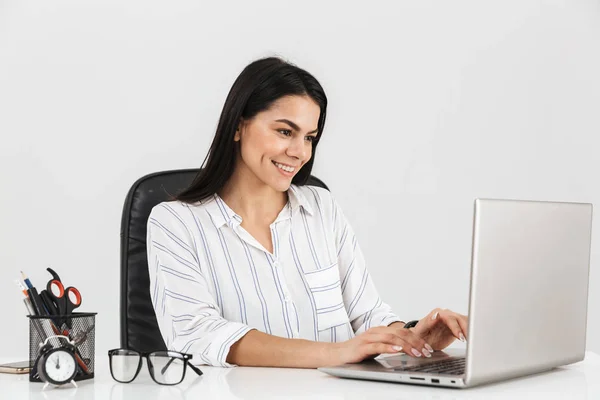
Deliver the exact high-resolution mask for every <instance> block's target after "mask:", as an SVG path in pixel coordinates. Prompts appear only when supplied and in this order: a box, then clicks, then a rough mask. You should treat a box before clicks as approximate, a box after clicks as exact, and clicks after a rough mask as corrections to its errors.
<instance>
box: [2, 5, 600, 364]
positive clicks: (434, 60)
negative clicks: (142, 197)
mask: <svg viewBox="0 0 600 400" xmlns="http://www.w3.org/2000/svg"><path fill="white" fill-rule="evenodd" d="M599 17H600V11H599V6H598V3H597V2H596V1H567V0H565V1H548V0H540V1H532V0H527V1H523V0H519V1H500V0H498V1H494V2H492V1H485V2H482V1H477V0H473V1H452V2H449V1H443V0H440V1H434V2H432V1H419V2H415V1H404V2H398V1H387V2H384V1H369V2H360V3H354V4H350V3H347V2H343V3H342V2H341V1H340V2H323V1H306V0H304V1H302V2H298V1H290V2H285V1H279V0H275V1H256V0H255V1H252V2H242V1H239V2H233V3H231V2H199V1H170V2H154V1H146V0H144V1H142V0H138V1H127V2H125V1H122V0H118V1H117V0H89V1H86V2H82V1H79V0H72V1H52V2H48V1H23V0H0V133H1V142H0V149H1V150H0V151H1V153H0V154H1V155H2V156H1V157H0V182H1V183H2V189H1V190H2V195H1V207H0V221H1V223H0V243H1V245H0V252H1V254H0V262H1V263H2V266H1V269H0V304H2V307H3V311H2V317H3V318H2V326H3V329H2V333H1V335H2V340H1V341H0V354H1V355H3V356H11V357H13V356H14V358H26V355H27V346H28V339H27V320H26V318H25V317H24V311H25V310H24V307H23V305H22V304H21V297H20V294H19V293H18V291H17V289H16V287H15V285H14V282H13V280H14V279H15V278H17V277H18V274H19V272H18V271H19V270H20V269H23V270H25V271H26V272H27V273H28V274H29V275H30V277H31V279H32V280H33V283H34V284H35V285H37V286H42V285H43V284H45V282H46V280H47V278H48V277H49V275H48V274H47V273H46V272H45V268H46V267H47V266H52V267H53V268H55V269H56V270H57V271H58V272H59V273H60V274H61V276H62V278H63V280H64V281H65V282H66V283H67V284H72V285H76V286H78V287H79V288H80V290H81V292H82V293H83V296H84V306H83V307H82V310H84V311H97V312H98V317H97V327H98V336H97V347H96V351H97V352H98V354H99V355H102V354H105V351H106V349H108V348H111V347H117V346H119V334H118V329H119V325H118V314H119V302H118V301H119V295H118V288H119V229H120V217H121V211H122V206H123V201H124V198H125V195H126V193H127V190H128V189H129V187H130V185H131V184H132V183H133V182H134V181H135V180H136V179H137V178H139V177H140V176H142V175H145V174H147V173H150V172H154V171H159V170H165V169H176V168H194V167H199V166H200V163H201V162H202V160H203V159H204V156H205V154H206V152H207V150H208V146H209V144H210V142H211V139H212V135H213V134H214V129H215V127H216V123H217V119H218V117H219V113H220V111H221V107H222V105H223V102H224V100H225V96H226V95H227V92H228V90H229V88H230V86H231V84H232V83H233V80H234V79H235V78H236V76H237V75H238V74H239V72H241V70H242V69H243V67H244V66H245V65H246V64H247V63H249V62H251V61H252V60H254V59H256V58H258V57H261V56H266V55H272V54H278V55H281V56H283V57H285V58H287V59H288V60H290V61H292V62H295V63H297V64H298V65H299V66H301V67H303V68H305V69H307V70H308V71H310V72H311V73H313V74H314V75H315V76H316V77H317V78H318V79H319V80H320V81H321V83H322V84H323V86H324V87H325V90H326V92H327V94H328V96H329V104H330V107H329V119H328V121H327V127H326V131H325V134H324V137H323V140H322V142H321V144H320V147H319V151H318V154H317V156H318V157H317V161H316V165H315V169H314V174H315V175H317V176H319V177H320V178H322V179H323V180H324V181H325V182H327V183H328V184H329V185H330V187H331V189H332V191H333V193H334V194H335V195H336V197H337V198H338V200H339V203H340V204H341V205H342V207H343V208H344V210H345V212H346V214H347V215H348V217H349V218H350V220H351V222H352V223H353V226H354V228H355V230H356V232H357V234H358V238H359V241H360V244H361V246H362V248H363V250H364V252H365V254H366V257H367V260H368V262H369V268H370V271H371V273H372V275H373V277H374V279H375V282H376V283H377V285H378V287H379V290H380V292H381V294H382V296H383V298H384V300H386V301H387V302H388V303H390V304H391V305H392V306H393V307H394V308H395V310H396V311H397V312H398V313H399V314H400V315H401V316H403V317H405V318H406V319H412V318H418V317H420V316H422V315H424V314H425V313H426V312H428V311H429V310H430V309H431V308H433V307H436V306H443V307H447V308H452V309H455V310H457V311H460V312H465V313H466V311H467V297H468V275H469V262H470V245H471V243H470V240H471V218H472V207H473V199H474V198H475V197H478V196H479V197H505V198H526V199H544V200H568V201H585V202H592V203H596V204H600V203H599V202H600V189H599V186H598V173H597V171H598V169H599V167H600V158H599V157H598V156H597V153H596V152H597V151H599V150H600V148H599V146H598V145H599V141H598V139H597V135H598V133H599V129H600V118H599V114H598V110H599V109H600V74H599V73H598V71H600V44H599V40H600V19H599ZM595 225H597V221H596V222H595ZM592 251H593V254H592V269H591V283H590V307H589V325H588V346H589V349H591V350H595V351H596V352H600V315H599V313H600V271H598V268H597V262H598V260H599V256H600V254H599V251H600V235H594V238H593V245H592ZM532 284H535V282H532ZM557 295H559V294H557ZM560 321H561V316H560V315H556V326H557V329H565V328H564V327H561V326H560ZM506 329H507V330H508V329H512V328H511V327H509V326H507V327H506ZM516 329H519V327H517V328H516Z"/></svg>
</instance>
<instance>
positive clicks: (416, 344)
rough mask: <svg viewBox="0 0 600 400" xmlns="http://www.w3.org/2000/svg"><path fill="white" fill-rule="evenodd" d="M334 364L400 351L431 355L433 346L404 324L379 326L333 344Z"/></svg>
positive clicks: (411, 354) (353, 361)
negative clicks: (404, 326) (405, 327)
mask: <svg viewBox="0 0 600 400" xmlns="http://www.w3.org/2000/svg"><path fill="white" fill-rule="evenodd" d="M333 346H334V347H333V349H334V351H333V355H332V358H331V359H332V362H333V365H339V364H346V363H357V362H360V361H362V360H364V359H367V358H373V357H375V356H377V355H379V354H381V353H398V352H400V351H403V352H405V353H406V354H408V355H410V356H413V357H421V356H425V357H431V352H432V351H433V348H432V347H431V346H430V345H429V343H427V342H426V341H425V340H423V339H422V338H420V337H419V336H418V335H416V334H415V333H414V332H412V331H411V330H410V329H404V328H403V327H402V326H378V327H374V328H371V329H369V330H367V331H366V332H364V333H362V334H360V335H358V336H355V337H353V338H352V339H350V340H347V341H345V342H341V343H334V344H333Z"/></svg>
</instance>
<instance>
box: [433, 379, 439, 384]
mask: <svg viewBox="0 0 600 400" xmlns="http://www.w3.org/2000/svg"><path fill="white" fill-rule="evenodd" d="M431 383H440V380H439V379H431Z"/></svg>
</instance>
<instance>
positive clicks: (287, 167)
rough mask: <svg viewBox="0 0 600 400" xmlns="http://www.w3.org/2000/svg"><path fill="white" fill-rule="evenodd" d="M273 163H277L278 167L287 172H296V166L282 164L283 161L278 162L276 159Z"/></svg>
mask: <svg viewBox="0 0 600 400" xmlns="http://www.w3.org/2000/svg"><path fill="white" fill-rule="evenodd" d="M273 164H275V166H276V167H277V168H279V169H280V170H282V171H285V172H287V173H290V174H292V173H294V171H296V168H295V167H291V166H289V165H285V164H281V163H278V162H276V161H273Z"/></svg>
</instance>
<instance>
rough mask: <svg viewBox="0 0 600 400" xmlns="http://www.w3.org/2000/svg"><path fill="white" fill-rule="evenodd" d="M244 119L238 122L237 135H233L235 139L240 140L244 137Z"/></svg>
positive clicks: (235, 140)
mask: <svg viewBox="0 0 600 400" xmlns="http://www.w3.org/2000/svg"><path fill="white" fill-rule="evenodd" d="M243 125H244V120H242V119H240V123H239V124H238V127H237V129H236V130H235V135H233V141H234V142H239V141H240V139H241V138H242V128H243V127H244V126H243Z"/></svg>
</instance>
